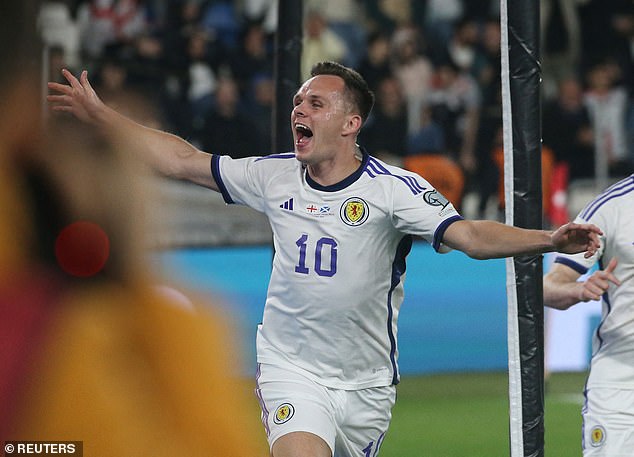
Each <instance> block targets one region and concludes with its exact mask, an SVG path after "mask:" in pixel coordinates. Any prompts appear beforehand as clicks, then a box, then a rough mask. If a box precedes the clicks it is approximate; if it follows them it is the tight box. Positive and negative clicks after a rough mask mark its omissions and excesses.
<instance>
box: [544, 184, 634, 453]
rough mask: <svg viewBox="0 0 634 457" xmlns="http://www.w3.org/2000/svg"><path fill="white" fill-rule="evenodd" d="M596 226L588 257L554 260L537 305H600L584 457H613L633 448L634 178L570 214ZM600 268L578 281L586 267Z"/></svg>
mask: <svg viewBox="0 0 634 457" xmlns="http://www.w3.org/2000/svg"><path fill="white" fill-rule="evenodd" d="M576 221H577V222H579V223H589V222H592V223H594V224H596V225H597V226H598V227H600V228H601V230H602V231H603V236H601V237H600V241H601V246H600V248H599V250H598V251H597V253H596V254H595V255H593V256H592V257H589V258H588V257H584V256H582V255H579V254H572V255H559V256H557V257H556V258H555V263H554V265H553V267H552V269H551V271H550V272H548V274H547V275H546V276H545V277H544V304H545V305H546V306H550V307H552V308H557V309H567V308H569V307H571V306H572V305H574V304H576V303H579V302H587V301H590V300H601V301H602V319H601V324H600V325H599V327H598V328H597V330H596V332H595V334H594V338H593V342H592V346H593V347H592V360H591V363H590V374H589V376H588V381H587V383H586V387H585V391H584V394H585V397H586V403H585V406H584V408H583V439H582V443H583V455H584V457H617V456H626V455H631V454H632V449H634V434H632V430H634V418H633V416H632V411H634V363H633V362H634V175H631V176H629V177H628V178H625V179H623V180H621V181H619V182H617V183H616V184H614V185H613V186H611V187H609V188H608V189H607V190H606V191H605V192H603V193H602V194H600V195H598V196H597V197H596V198H594V199H593V200H592V201H591V202H590V203H589V204H588V205H587V206H586V207H585V208H584V209H583V210H582V211H581V212H580V213H579V215H578V216H577V219H576ZM597 262H598V263H599V266H600V268H601V269H599V270H598V271H596V272H594V273H593V274H592V275H591V276H590V277H589V278H588V279H586V280H585V281H578V279H579V277H580V276H581V275H582V274H585V273H586V272H588V270H589V269H590V267H592V266H593V265H594V264H595V263H597Z"/></svg>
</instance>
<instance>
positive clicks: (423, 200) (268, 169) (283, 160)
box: [212, 153, 462, 389]
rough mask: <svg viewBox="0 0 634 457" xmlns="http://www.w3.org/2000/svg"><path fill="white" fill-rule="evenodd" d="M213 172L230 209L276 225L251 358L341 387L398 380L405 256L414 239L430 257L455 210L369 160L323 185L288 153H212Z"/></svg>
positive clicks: (419, 183)
mask: <svg viewBox="0 0 634 457" xmlns="http://www.w3.org/2000/svg"><path fill="white" fill-rule="evenodd" d="M212 173H213V176H214V179H215V181H216V183H217V184H218V185H219V187H220V189H221V192H222V195H223V197H224V199H225V201H226V202H227V203H238V204H244V205H247V206H250V207H252V208H254V209H256V210H258V211H262V212H264V213H265V214H266V215H267V216H268V219H269V221H270V224H271V227H272V229H273V237H274V240H273V241H274V248H275V256H274V259H273V268H272V273H271V279H270V283H269V289H268V294H267V299H266V304H265V307H264V316H263V321H262V324H261V325H260V326H259V328H258V334H257V358H258V361H259V362H261V363H272V364H276V365H278V366H282V367H286V368H288V369H291V370H295V371H299V372H301V373H302V374H304V375H305V376H307V377H309V378H311V379H313V380H314V381H315V382H318V383H320V384H322V385H325V386H327V387H332V388H338V389H362V388H367V387H378V386H386V385H391V384H396V383H398V381H399V374H398V365H397V358H398V349H397V340H396V338H397V330H396V323H397V320H398V314H399V308H400V306H401V303H402V301H403V281H404V279H405V257H406V256H407V254H408V253H409V250H410V247H411V243H412V235H416V236H420V237H423V238H425V239H426V240H427V241H429V243H431V244H432V246H434V248H435V249H436V250H439V248H440V245H441V241H442V237H443V234H444V232H445V229H446V228H447V227H448V226H449V225H450V224H451V223H453V222H454V221H456V220H459V219H462V218H461V216H460V215H459V214H458V213H457V211H456V210H455V208H454V207H453V205H452V204H451V203H449V202H448V201H447V199H445V198H444V197H443V196H442V195H440V194H439V193H438V192H437V191H436V190H435V189H434V188H433V187H432V186H431V185H430V184H429V183H428V182H427V181H425V180H424V179H423V178H421V177H420V176H418V175H417V174H415V173H411V172H409V171H405V170H402V169H400V168H397V167H393V166H389V165H386V164H385V163H383V162H381V161H380V160H378V159H376V158H374V157H371V156H369V155H367V154H366V153H363V157H362V163H361V166H360V168H359V169H358V170H357V171H356V172H355V173H354V174H352V175H351V176H349V177H348V178H346V179H345V180H343V181H342V182H340V183H338V184H335V185H333V186H329V187H324V186H321V185H319V184H318V183H316V182H315V181H313V180H312V179H311V178H310V177H309V176H308V173H307V172H306V170H305V168H304V166H303V165H302V164H301V163H300V162H299V161H298V160H296V159H295V155H294V153H288V154H275V155H270V156H266V157H258V158H255V157H253V158H246V159H231V158H229V157H227V156H215V155H214V156H213V159H212ZM244 274H249V266H248V265H245V266H244Z"/></svg>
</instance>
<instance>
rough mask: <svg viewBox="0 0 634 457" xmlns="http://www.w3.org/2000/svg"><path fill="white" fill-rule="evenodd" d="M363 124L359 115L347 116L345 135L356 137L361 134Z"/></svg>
mask: <svg viewBox="0 0 634 457" xmlns="http://www.w3.org/2000/svg"><path fill="white" fill-rule="evenodd" d="M362 124H363V120H362V119H361V116H360V115H359V114H355V113H352V114H350V115H348V116H346V120H345V125H344V126H343V135H344V136H347V135H354V136H356V135H357V134H358V133H359V130H360V129H361V125H362Z"/></svg>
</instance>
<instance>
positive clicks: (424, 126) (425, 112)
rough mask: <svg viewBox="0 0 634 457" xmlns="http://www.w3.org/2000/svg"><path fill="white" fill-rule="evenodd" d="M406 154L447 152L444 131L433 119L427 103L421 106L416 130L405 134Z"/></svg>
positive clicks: (442, 153)
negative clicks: (418, 124) (418, 125)
mask: <svg viewBox="0 0 634 457" xmlns="http://www.w3.org/2000/svg"><path fill="white" fill-rule="evenodd" d="M407 154H408V155H414V154H441V155H446V154H447V151H446V149H445V132H444V131H443V129H442V127H441V126H440V124H439V123H437V122H436V121H435V120H434V117H433V116H432V109H431V107H430V106H428V105H423V106H422V107H421V114H420V127H419V128H418V130H416V131H415V132H414V133H410V134H409V135H407Z"/></svg>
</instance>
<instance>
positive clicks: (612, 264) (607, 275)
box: [603, 257, 621, 286]
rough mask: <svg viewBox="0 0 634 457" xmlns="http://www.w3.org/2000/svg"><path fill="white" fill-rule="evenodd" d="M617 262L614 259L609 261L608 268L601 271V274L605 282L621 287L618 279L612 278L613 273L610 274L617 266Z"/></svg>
mask: <svg viewBox="0 0 634 457" xmlns="http://www.w3.org/2000/svg"><path fill="white" fill-rule="evenodd" d="M618 263H619V262H618V260H617V258H616V257H614V258H613V259H612V260H610V263H608V266H607V267H606V269H605V270H603V274H604V276H605V279H606V280H607V281H610V282H611V283H612V284H614V285H616V286H620V285H621V281H619V279H618V278H617V277H616V276H614V273H612V272H613V271H614V269H615V268H616V266H617V265H618Z"/></svg>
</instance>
